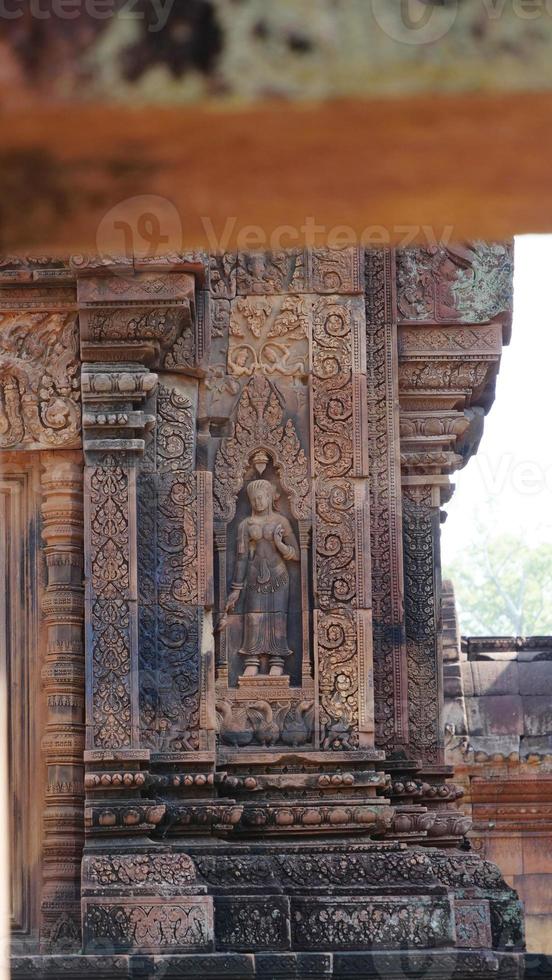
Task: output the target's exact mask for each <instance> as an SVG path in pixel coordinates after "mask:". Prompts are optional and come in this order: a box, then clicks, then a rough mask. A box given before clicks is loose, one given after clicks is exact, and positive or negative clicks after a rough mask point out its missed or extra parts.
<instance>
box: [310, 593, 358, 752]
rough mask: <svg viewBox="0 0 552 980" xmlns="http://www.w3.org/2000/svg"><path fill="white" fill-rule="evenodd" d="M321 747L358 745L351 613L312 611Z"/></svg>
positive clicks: (353, 617)
mask: <svg viewBox="0 0 552 980" xmlns="http://www.w3.org/2000/svg"><path fill="white" fill-rule="evenodd" d="M316 643H317V648H318V672H319V673H318V677H319V680H318V685H319V694H320V712H321V716H320V726H321V747H322V748H323V749H332V750H335V751H337V750H349V749H355V748H357V747H358V721H359V712H358V663H357V631H356V622H355V616H354V614H353V613H352V612H350V611H347V610H345V609H344V610H342V611H340V612H333V613H332V612H328V613H323V612H318V613H317V614H316Z"/></svg>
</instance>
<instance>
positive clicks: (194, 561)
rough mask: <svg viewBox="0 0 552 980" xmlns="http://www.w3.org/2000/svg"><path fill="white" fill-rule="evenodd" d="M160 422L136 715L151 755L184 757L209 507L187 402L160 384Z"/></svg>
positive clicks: (195, 710)
mask: <svg viewBox="0 0 552 980" xmlns="http://www.w3.org/2000/svg"><path fill="white" fill-rule="evenodd" d="M157 418H158V424H157V456H156V460H155V470H154V473H153V474H149V473H147V472H145V473H143V474H141V476H140V478H139V481H138V514H139V521H138V534H139V551H140V556H141V561H140V593H141V598H142V603H141V608H140V716H141V726H142V731H143V737H144V738H145V740H146V743H147V745H148V746H149V747H150V748H153V749H155V750H157V751H158V752H177V751H180V752H185V751H192V750H195V749H197V748H198V747H199V706H200V648H201V612H200V609H199V607H200V605H201V603H202V602H203V600H204V595H203V587H202V577H203V576H202V574H201V568H202V566H203V564H204V562H205V563H206V562H207V561H208V559H207V556H205V555H203V556H202V557H201V560H200V552H201V551H202V549H203V548H204V542H203V541H199V537H200V528H199V513H200V512H201V511H202V510H203V509H204V507H205V504H206V501H204V500H203V499H202V496H203V482H202V481H201V480H199V484H198V477H197V475H196V474H195V473H193V466H194V460H195V445H194V442H195V423H194V413H193V406H192V404H191V402H190V400H189V399H188V398H187V397H186V396H185V395H182V394H180V393H179V392H178V391H177V390H176V389H174V388H170V387H168V386H166V385H160V387H159V391H158V402H157ZM152 500H153V501H155V507H152ZM200 593H201V594H200Z"/></svg>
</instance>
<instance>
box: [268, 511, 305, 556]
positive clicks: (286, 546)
mask: <svg viewBox="0 0 552 980" xmlns="http://www.w3.org/2000/svg"><path fill="white" fill-rule="evenodd" d="M274 544H275V545H276V547H277V549H278V551H279V552H280V554H281V556H282V558H283V559H284V561H299V557H300V553H299V545H298V544H297V539H296V537H295V535H294V533H293V531H292V530H291V524H290V523H289V521H288V520H287V519H286V518H285V517H284V518H282V521H281V523H280V524H278V526H277V527H276V529H275V531H274Z"/></svg>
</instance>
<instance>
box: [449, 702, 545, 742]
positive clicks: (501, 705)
mask: <svg viewBox="0 0 552 980" xmlns="http://www.w3.org/2000/svg"><path fill="white" fill-rule="evenodd" d="M466 712H467V716H468V726H469V731H470V732H473V734H474V735H489V734H490V735H512V734H516V735H522V734H523V716H524V705H523V704H522V700H521V697H520V696H519V695H516V694H504V695H488V696H486V697H474V698H466ZM535 734H538V733H537V732H535Z"/></svg>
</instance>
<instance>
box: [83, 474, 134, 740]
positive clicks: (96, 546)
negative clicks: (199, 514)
mask: <svg viewBox="0 0 552 980" xmlns="http://www.w3.org/2000/svg"><path fill="white" fill-rule="evenodd" d="M134 483H135V470H134V469H133V468H130V467H124V466H122V465H120V464H119V462H118V461H117V460H116V459H114V458H113V457H109V456H107V457H105V459H104V460H103V462H102V464H101V465H98V466H94V467H90V468H89V469H88V471H87V474H86V484H85V486H86V501H87V522H86V526H87V541H86V544H87V548H86V554H87V581H88V583H89V585H88V588H89V594H88V602H89V605H90V620H89V629H90V634H91V636H90V650H91V669H92V674H93V679H92V685H91V690H90V692H89V695H90V709H89V713H88V747H89V748H98V749H130V748H134V747H136V727H137V726H136V718H135V717H134V716H133V691H132V687H133V680H134V679H133V662H132V661H133V651H134V652H135V651H136V647H137V624H136V613H137V607H136V600H137V596H136V592H135V581H136V576H135V569H132V568H131V560H132V559H131V555H132V550H133V534H132V526H131V524H130V522H131V520H132V495H133V491H134Z"/></svg>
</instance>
